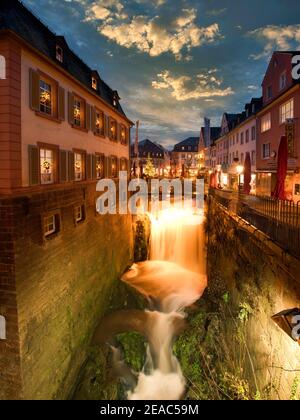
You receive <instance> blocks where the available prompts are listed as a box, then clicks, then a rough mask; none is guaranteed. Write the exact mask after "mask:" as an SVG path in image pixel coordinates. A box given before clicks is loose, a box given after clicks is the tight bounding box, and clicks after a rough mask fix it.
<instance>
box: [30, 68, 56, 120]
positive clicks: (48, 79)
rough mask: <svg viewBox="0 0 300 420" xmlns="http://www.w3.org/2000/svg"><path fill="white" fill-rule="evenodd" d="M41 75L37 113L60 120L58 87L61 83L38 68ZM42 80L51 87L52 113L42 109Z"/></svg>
mask: <svg viewBox="0 0 300 420" xmlns="http://www.w3.org/2000/svg"><path fill="white" fill-rule="evenodd" d="M37 74H38V75H39V109H38V110H37V111H36V113H37V114H38V115H40V116H42V117H45V118H48V119H51V120H56V121H58V87H59V83H58V82H57V81H56V80H55V79H53V78H52V77H51V76H49V75H48V74H46V73H44V72H42V71H40V70H37ZM41 81H43V82H44V83H46V84H48V85H50V87H51V95H52V98H51V114H49V113H47V112H44V111H42V110H41Z"/></svg>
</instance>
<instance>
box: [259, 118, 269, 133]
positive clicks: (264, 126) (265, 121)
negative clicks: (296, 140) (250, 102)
mask: <svg viewBox="0 0 300 420" xmlns="http://www.w3.org/2000/svg"><path fill="white" fill-rule="evenodd" d="M270 129H271V114H266V115H264V116H263V117H262V118H261V132H262V133H264V132H265V131H268V130H270Z"/></svg>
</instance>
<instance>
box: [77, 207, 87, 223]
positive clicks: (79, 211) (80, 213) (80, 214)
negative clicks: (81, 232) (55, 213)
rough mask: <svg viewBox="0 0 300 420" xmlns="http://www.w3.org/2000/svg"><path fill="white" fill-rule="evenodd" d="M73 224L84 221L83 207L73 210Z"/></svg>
mask: <svg viewBox="0 0 300 420" xmlns="http://www.w3.org/2000/svg"><path fill="white" fill-rule="evenodd" d="M74 217H75V222H76V223H80V222H83V221H84V220H85V208H84V206H83V205H81V206H76V207H75V208H74Z"/></svg>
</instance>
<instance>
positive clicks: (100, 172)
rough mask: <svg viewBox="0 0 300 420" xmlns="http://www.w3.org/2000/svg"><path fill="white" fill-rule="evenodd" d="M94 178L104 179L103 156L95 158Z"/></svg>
mask: <svg viewBox="0 0 300 420" xmlns="http://www.w3.org/2000/svg"><path fill="white" fill-rule="evenodd" d="M96 177H97V179H102V178H104V156H101V155H98V156H96Z"/></svg>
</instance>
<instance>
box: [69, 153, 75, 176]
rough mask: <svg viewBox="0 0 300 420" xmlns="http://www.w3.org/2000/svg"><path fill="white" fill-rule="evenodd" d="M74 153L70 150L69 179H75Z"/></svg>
mask: <svg viewBox="0 0 300 420" xmlns="http://www.w3.org/2000/svg"><path fill="white" fill-rule="evenodd" d="M74 165H75V162H74V153H73V152H68V174H69V181H74V180H75V168H74Z"/></svg>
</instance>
